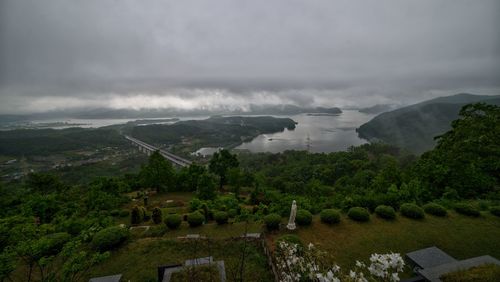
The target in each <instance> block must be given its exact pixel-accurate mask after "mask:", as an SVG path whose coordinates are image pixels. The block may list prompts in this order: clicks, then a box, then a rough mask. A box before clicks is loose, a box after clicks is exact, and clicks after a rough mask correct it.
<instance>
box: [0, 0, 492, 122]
mask: <svg viewBox="0 0 500 282" xmlns="http://www.w3.org/2000/svg"><path fill="white" fill-rule="evenodd" d="M498 26H500V2H498V1H496V0H483V1H468V0H422V1H398V0H390V1H389V0H381V1H347V0H342V1H327V0H323V1H320V0H318V1H305V0H302V1H298V0H292V1H290V0H281V1H278V0H273V1H264V0H256V1H232V0H217V1H191V0H186V1H159V0H158V1H154V0H152V1H138V0H135V1H133V0H123V1H112V0H87V1H64V0H46V1H36V0H3V1H1V2H0V99H1V100H0V102H1V103H0V104H1V105H0V112H9V111H16V110H18V109H19V110H21V109H22V104H23V103H30V102H31V101H44V102H43V103H39V104H36V103H35V104H33V106H32V107H31V108H33V107H35V106H34V105H39V110H44V109H43V107H47V105H50V101H54V103H56V102H57V101H59V103H60V104H61V105H62V106H64V103H63V102H61V101H67V99H68V98H72V99H73V100H72V101H75V102H74V103H75V104H78V101H81V103H82V105H88V106H93V105H94V102H89V101H95V100H99V99H100V100H101V101H102V102H104V103H106V101H111V100H112V99H113V98H112V97H117V96H118V97H132V96H137V95H149V96H154V97H156V96H166V95H167V96H168V95H171V96H172V97H181V98H182V99H184V100H186V101H192V100H193V99H194V100H196V99H197V98H198V96H199V95H201V96H204V95H211V94H210V93H212V94H213V93H216V92H217V91H215V90H222V91H225V92H224V93H225V94H224V95H228V96H231V97H236V98H235V101H239V102H238V103H245V99H247V100H248V102H252V101H253V100H252V99H253V98H252V97H254V96H255V95H257V94H256V93H262V92H265V93H267V94H266V95H268V96H269V97H271V96H273V97H275V96H276V97H279V98H280V99H281V100H282V101H283V102H286V101H289V102H293V103H297V104H317V103H327V104H329V105H334V103H343V104H346V105H347V104H354V103H356V102H358V103H367V102H372V101H373V102H374V103H377V99H378V100H381V101H385V100H390V101H401V102H408V101H418V100H422V99H424V98H428V96H429V95H432V94H429V93H447V92H450V94H452V91H461V90H464V89H467V90H471V91H476V92H477V91H482V93H485V94H489V93H491V94H495V93H496V94H498V89H500V33H499V32H498ZM200 89H205V90H206V91H205V92H203V91H201V92H200ZM200 93H202V94H200ZM217 93H218V92H217ZM47 97H50V99H49V98H47ZM110 97H111V98H110ZM224 97H226V96H224ZM366 97H371V98H370V99H366ZM363 98H365V99H363ZM51 99H52V100H51ZM57 99H59V100H57ZM64 99H66V100H64ZM280 99H277V100H273V101H278V100H280ZM47 101H48V102H47ZM210 101H211V102H213V103H218V102H217V99H213V100H210ZM86 103H87V104H86ZM193 103H194V102H193ZM123 106H126V105H123ZM31 108H30V107H28V110H31Z"/></svg>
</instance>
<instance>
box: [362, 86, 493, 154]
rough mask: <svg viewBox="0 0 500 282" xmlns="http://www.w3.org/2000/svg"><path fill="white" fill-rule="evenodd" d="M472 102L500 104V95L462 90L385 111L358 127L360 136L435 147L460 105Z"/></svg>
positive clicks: (417, 148)
mask: <svg viewBox="0 0 500 282" xmlns="http://www.w3.org/2000/svg"><path fill="white" fill-rule="evenodd" d="M472 102H483V103H487V104H494V105H500V95H496V96H486V95H472V94H465V93H462V94H457V95H453V96H447V97H439V98H436V99H432V100H428V101H424V102H422V103H418V104H415V105H411V106H407V107H403V108H400V109H397V110H394V111H390V112H385V113H382V114H380V115H378V116H376V117H375V118H373V119H372V120H370V121H369V122H367V123H365V124H363V125H361V126H360V127H359V128H358V130H357V131H358V134H359V136H360V137H361V138H364V139H367V140H370V141H383V142H385V143H388V144H391V145H395V146H398V147H401V148H404V149H407V150H409V151H411V152H413V153H417V154H420V153H423V152H425V151H428V150H430V149H432V148H433V147H434V146H435V145H436V141H435V140H434V137H436V136H438V135H441V134H443V133H444V132H446V131H447V130H449V129H450V128H451V122H452V121H453V120H455V119H456V118H457V117H458V113H459V111H460V109H461V108H462V107H463V106H464V105H466V104H469V103H472Z"/></svg>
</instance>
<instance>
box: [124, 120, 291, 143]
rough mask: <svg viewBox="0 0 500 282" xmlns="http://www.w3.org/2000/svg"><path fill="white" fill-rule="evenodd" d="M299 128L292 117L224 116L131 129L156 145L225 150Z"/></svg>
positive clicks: (138, 136) (132, 132)
mask: <svg viewBox="0 0 500 282" xmlns="http://www.w3.org/2000/svg"><path fill="white" fill-rule="evenodd" d="M285 128H288V129H293V128H295V122H294V121H293V120H292V119H289V118H275V117H269V116H260V117H241V116H232V117H221V116H215V117H211V118H209V119H205V120H187V121H180V122H177V123H175V124H171V125H148V126H136V127H134V128H132V129H131V135H132V136H134V137H135V138H138V139H140V140H143V141H145V142H148V143H152V144H181V143H183V142H184V144H185V145H187V146H189V147H192V148H191V149H196V148H197V147H207V146H214V147H224V146H231V145H237V144H240V143H241V142H243V141H244V140H251V139H253V138H255V137H256V136H258V135H259V134H263V133H272V132H279V131H283V130H284V129H285Z"/></svg>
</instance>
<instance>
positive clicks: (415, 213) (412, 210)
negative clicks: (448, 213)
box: [400, 203, 425, 219]
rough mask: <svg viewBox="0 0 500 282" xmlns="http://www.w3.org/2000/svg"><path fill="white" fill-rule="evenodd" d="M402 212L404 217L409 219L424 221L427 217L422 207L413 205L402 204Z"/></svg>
mask: <svg viewBox="0 0 500 282" xmlns="http://www.w3.org/2000/svg"><path fill="white" fill-rule="evenodd" d="M400 211H401V214H402V215H404V216H406V217H408V218H413V219H422V218H424V217H425V215H424V210H423V209H422V208H421V207H419V206H417V205H415V204H411V203H407V204H402V205H401V208H400Z"/></svg>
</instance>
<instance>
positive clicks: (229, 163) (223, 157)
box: [208, 149, 239, 189]
mask: <svg viewBox="0 0 500 282" xmlns="http://www.w3.org/2000/svg"><path fill="white" fill-rule="evenodd" d="M238 166H239V162H238V158H237V157H236V155H233V154H231V153H230V152H229V151H228V150H226V149H223V150H221V151H220V152H217V153H215V154H214V155H213V156H212V159H211V160H210V164H209V166H208V169H209V171H210V172H211V173H214V174H216V175H217V176H219V188H221V189H222V186H224V184H226V182H227V174H228V171H229V169H231V168H237V167H238Z"/></svg>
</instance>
